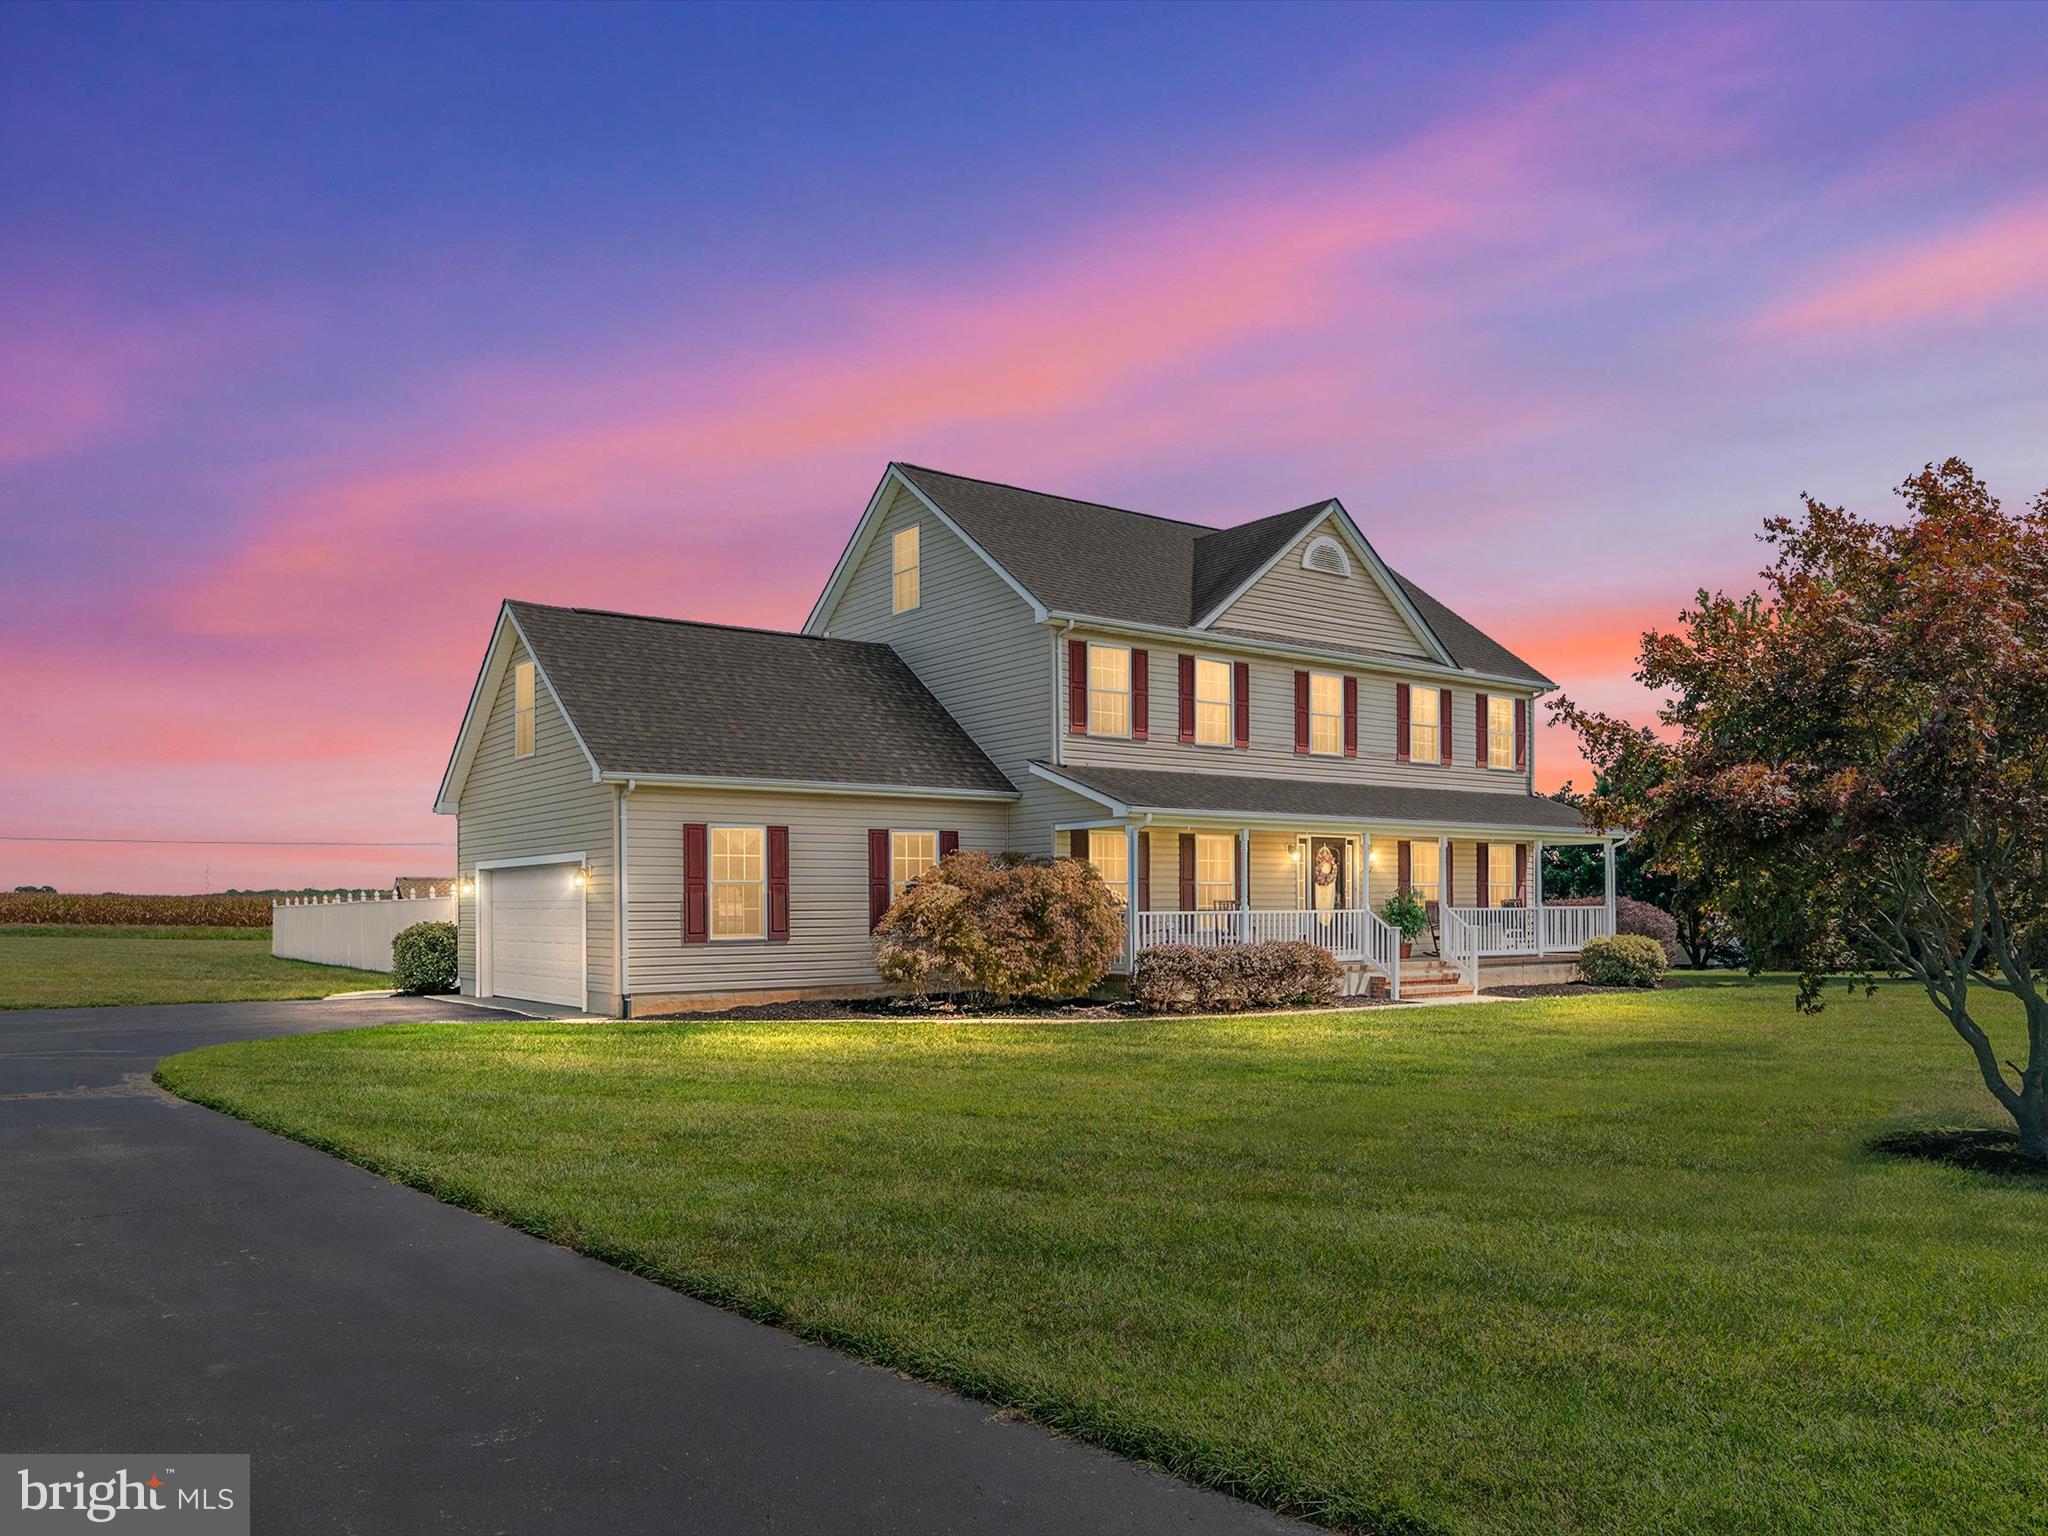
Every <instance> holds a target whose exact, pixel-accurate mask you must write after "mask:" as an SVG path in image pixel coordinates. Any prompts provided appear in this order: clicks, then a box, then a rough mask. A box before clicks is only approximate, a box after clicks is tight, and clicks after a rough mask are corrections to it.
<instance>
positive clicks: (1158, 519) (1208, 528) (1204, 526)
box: [889, 459, 1337, 538]
mask: <svg viewBox="0 0 2048 1536" xmlns="http://www.w3.org/2000/svg"><path fill="white" fill-rule="evenodd" d="M889 462H890V463H891V464H893V465H894V466H895V467H896V468H898V469H921V470H923V471H924V472H925V473H926V474H928V475H944V476H945V477H946V478H947V479H948V480H965V481H967V482H968V483H969V484H970V485H988V486H993V487H995V489H997V490H999V491H1016V492H1018V493H1020V494H1022V495H1025V496H1043V497H1044V498H1045V499H1046V500H1047V501H1064V502H1067V503H1069V504H1071V505H1073V506H1077V507H1093V508H1094V509H1095V510H1096V511H1098V512H1120V513H1122V514H1123V515H1124V516H1125V517H1145V518H1150V519H1151V520H1152V521H1153V522H1155V523H1171V524H1172V525H1173V526H1174V527H1176V528H1192V529H1194V530H1195V533H1196V537H1197V538H1205V537H1207V536H1208V535H1209V534H1212V533H1234V532H1235V531H1237V530H1238V529H1240V528H1249V527H1251V526H1252V525H1253V524H1254V523H1264V522H1270V521H1271V520H1272V519H1274V518H1276V517H1292V516H1294V515H1295V514H1296V513H1300V512H1320V511H1321V510H1322V509H1323V508H1324V507H1327V506H1329V505H1330V503H1331V502H1333V501H1335V500H1337V498H1336V497H1335V496H1325V497H1323V498H1322V500H1320V501H1311V502H1308V503H1307V504H1305V505H1303V506H1299V507H1289V508H1288V509H1287V510H1286V511H1284V512H1262V513H1260V514H1259V515H1258V516H1257V517H1248V518H1246V519H1245V520H1244V521H1243V522H1241V523H1224V524H1221V525H1218V524H1216V523H1197V522H1193V521H1191V520H1189V519H1188V518H1185V517H1168V516H1167V515H1166V514H1165V513H1164V512H1140V511H1139V510H1138V509H1137V508H1136V507H1119V506H1113V505H1112V504H1111V503H1109V502H1106V501H1089V500H1087V499H1085V498H1084V497H1080V496H1062V495H1061V494H1060V493H1059V492H1058V491H1041V490H1036V489H1034V488H1033V487H1031V486H1028V485H1016V484H1013V483H1012V482H1010V481H1008V480H984V479H982V478H981V476H979V475H962V474H956V473H955V472H954V471H952V470H950V469H940V468H938V467H937V466H936V465H933V464H913V463H911V462H910V461H909V460H908V459H891V460H890V461H889Z"/></svg>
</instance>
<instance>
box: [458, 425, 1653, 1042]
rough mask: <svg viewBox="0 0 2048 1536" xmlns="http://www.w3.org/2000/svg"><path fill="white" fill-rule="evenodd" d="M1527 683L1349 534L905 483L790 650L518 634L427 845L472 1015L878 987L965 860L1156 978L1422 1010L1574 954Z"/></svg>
mask: <svg viewBox="0 0 2048 1536" xmlns="http://www.w3.org/2000/svg"><path fill="white" fill-rule="evenodd" d="M1552 686H1553V685H1552V683H1551V682H1550V680H1549V679H1548V678H1546V677H1544V676H1543V674H1542V673H1540V672H1538V671H1537V670H1536V669H1535V668H1534V667H1532V666H1530V665H1529V664H1528V663H1527V662H1525V661H1523V660H1521V659H1520V658H1519V657H1517V656H1515V655H1514V654H1513V653H1512V652H1510V651H1508V650H1507V649H1506V648H1505V647H1503V646H1501V645H1500V644H1499V643H1497V642H1496V641H1493V640H1491V639H1489V638H1488V637H1487V636H1486V635H1484V634H1483V633H1481V632H1480V631H1479V630H1478V629H1477V628H1475V627H1474V626H1473V625H1472V624H1470V623H1468V622H1467V621H1466V620H1464V619H1462V618H1460V617H1459V616H1458V615H1457V614H1455V613H1453V612H1452V611H1451V610H1450V609H1449V608H1447V607H1446V606H1444V604H1442V603H1440V602H1438V601H1437V600H1436V599H1435V598H1433V597H1431V596H1430V595H1429V594H1428V593H1426V592H1424V591H1422V590H1421V589H1420V588H1418V587H1416V586H1415V585H1414V584H1413V583H1411V582H1409V581H1407V580H1406V579H1404V578H1403V577H1401V576H1399V575H1397V574H1396V573H1395V572H1393V571H1391V570H1390V569H1388V567H1387V566H1386V565H1385V564H1384V563H1383V562H1382V561H1381V559H1380V557H1379V555H1378V553H1377V552H1376V551H1375V550H1374V548H1373V546H1372V544H1371V543H1370V542H1369V541H1368V540H1367V539H1366V537H1365V535H1364V533H1363V532H1362V531H1361V530H1360V529H1359V527H1358V526H1357V524H1356V523H1355V522H1354V521H1353V520H1352V518H1351V516H1350V514H1349V513H1348V512H1346V511H1345V509H1344V507H1343V505H1342V504H1341V503H1339V502H1337V501H1334V500H1332V501H1324V502H1317V503H1315V504H1313V505H1311V506H1306V507H1300V508H1297V509H1296V510H1294V511H1291V512H1283V513H1280V514H1279V515H1277V516H1273V517H1265V518H1259V519H1256V520H1254V521H1251V522H1246V523H1240V524H1238V525H1236V526H1233V527H1227V528H1211V527H1208V526H1205V525H1202V524H1196V523H1187V522H1180V521H1176V520H1174V519H1171V518H1164V517H1154V516H1149V515H1146V514H1143V513H1137V512H1127V511H1122V510H1120V509H1117V508H1114V507H1106V506H1099V505H1096V504H1094V503H1091V502H1081V501H1070V500H1068V499H1066V498H1064V497H1059V496H1049V495H1044V494H1041V493H1039V492H1036V491H1026V490H1020V489H1017V488H1016V487H1012V486H1005V485H996V484H991V483H989V482H987V481H981V480H969V479H963V478H961V477H959V476H957V475H948V474H942V473H939V472H938V471H935V470H929V469H923V468H918V467H916V466H913V465H907V464H891V465H890V466H889V469H888V472H887V473H886V474H885V475H884V476H883V477H882V482H881V485H880V486H879V487H878V488H877V489H876V491H875V494H874V496H873V497H872V498H871V499H870V501H869V503H868V506H867V510H866V512H865V513H864V514H863V515H862V517H861V519H860V522H859V524H858V525H857V526H856V528H855V529H854V532H853V536H852V538H851V539H850V540H849V542H848V543H847V546H846V549H845V552H844V553H843V554H842V555H841V556H840V559H839V562H838V565H837V566H836V567H835V568H834V570H833V572H832V576H831V579H830V580H829V581H828V582H827V584H826V586H825V590H824V592H823V593H822V595H821V596H820V597H819V599H818V601H817V604H816V606H815V607H814V608H813V609H812V610H811V614H810V617H809V618H808V619H807V620H806V621H805V623H804V626H803V629H802V631H801V632H799V633H786V632H781V631H772V630H755V629H739V628H732V627H728V626H723V625H716V624H700V623H691V622H687V621H681V620H674V619H661V618H643V617H636V616H632V615H627V614H617V613H607V612H602V611H597V610H591V609H577V608H555V607H546V606H541V605H538V604H531V603H521V602H507V603H505V604H504V606H503V608H502V610H501V611H500V614H499V618H498V622H497V627H496V630H495V632H494V634H493V636H492V639H491V643H490V647H489V650H488V652H487V654H486V656H485V658H484V663H483V666H482V669H481V671H480V673H479V675H478V678H477V682H476V686H475V689H474V691H473V692H472V695H471V698H470V703H469V708H468V711H467V713H466V714H465V716H464V719H463V723H462V728H461V731H460V734H459V736H458V738H457V741H456V744H455V749H454V752H453V753H452V755H451V757H450V760H449V764H448V770H447V773H446V775H445V777H444V779H443V781H442V785H441V792H440V795H439V797H438V800H437V803H436V807H435V808H436V809H437V810H438V811H441V812H443V813H446V814H451V815H454V816H455V817H456V824H457V866H458V869H459V871H460V875H461V884H460V886H459V892H460V897H461V899H460V903H459V910H460V970H461V977H462V989H463V991H464V992H465V993H468V994H472V995H478V996H496V997H505V998H520V999H528V1000H533V1001H539V1002H545V1003H549V1004H558V1005H562V1006H568V1007H577V1008H588V1009H589V1010H591V1011H594V1012H602V1013H607V1014H623V1013H632V1014H647V1013H656V1012H664V1011H675V1010H678V1009H684V1008H690V1007H702V1006H713V1005H718V1004H723V1003H728V1002H733V1001H747V1000H752V1001H770V1000H774V1001H780V1000H786V999H789V998H792V997H802V996H844V995H848V994H852V993H858V992H862V991H866V990H871V989H873V988H875V987H876V986H877V984H878V982H877V977H876V975H875V971H874V968H873V964H872V961H871V957H870V931H871V929H872V927H873V925H874V922H875V921H876V919H877V918H879V916H880V915H881V913H882V912H883V911H884V910H886V908H887V907H888V905H889V903H890V901H891V900H893V899H894V897H895V895H896V894H898V893H900V892H901V891H902V889H903V888H904V886H905V885H906V884H908V882H909V881H911V880H913V879H915V878H916V877H917V875H919V874H920V873H922V872H923V871H924V870H926V869H928V868H930V867H931V866H932V864H934V863H935V862H936V861H937V860H938V859H940V858H941V857H943V856H944V854H945V853H946V852H948V851H949V850H950V849H952V848H954V847H960V848H978V849H984V850H988V851H991V852H994V851H1000V850H1006V849H1008V850H1016V851H1020V852H1024V853H1030V854H1035V855H1059V856H1073V857H1079V858H1085V859H1088V860H1089V861H1090V862H1092V863H1093V864H1094V865H1095V867H1096V868H1097V869H1098V870H1100V871H1101V873H1102V876H1103V878H1104V879H1105V880H1106V881H1108V882H1109V884H1110V886H1111V887H1112V889H1114V890H1115V891H1116V892H1117V893H1118V895H1119V898H1120V900H1121V902H1122V903H1123V905H1124V907H1125V909H1126V912H1127V914H1128V915H1129V921H1128V923H1127V927H1128V944H1127V959H1128V957H1129V956H1132V955H1135V954H1136V952H1137V951H1139V950H1141V949H1144V948H1147V947H1150V946H1152V945H1155V944H1162V943H1198V944H1230V943H1238V942H1243V941H1244V940H1246V939H1260V938H1280V937H1285V938H1307V939H1310V940H1311V941H1313V942H1316V943H1319V944H1323V945H1324V946H1325V947H1327V948H1329V949H1330V950H1331V951H1332V952H1333V953H1335V954H1337V955H1338V957H1339V958H1340V959H1341V960H1343V961H1344V962H1345V963H1346V964H1347V966H1348V967H1350V968H1351V970H1352V971H1353V973H1354V975H1355V976H1357V977H1361V978H1363V977H1367V976H1371V975H1378V976H1383V977H1385V978H1387V980H1388V982H1389V983H1390V984H1391V985H1392V986H1394V987H1395V988H1396V989H1397V990H1398V988H1399V986H1400V983H1401V979H1402V976H1403V974H1404V962H1403V961H1401V960H1400V959H1399V958H1398V953H1397V952H1398V942H1397V940H1396V938H1395V936H1394V935H1393V933H1392V931H1391V930H1390V929H1388V928H1387V926H1386V924H1385V923H1384V922H1382V921H1381V920H1380V918H1379V917H1378V915H1377V912H1378V909H1379V908H1380V906H1381V905H1382V904H1383V903H1384V902H1385V900H1386V899H1387V897H1388V896H1390V895H1392V894H1393V893H1394V892H1395V891H1397V890H1400V889H1403V888H1406V889H1412V890H1413V891H1415V892H1416V893H1417V894H1418V895H1419V896H1420V897H1421V898H1422V899H1423V900H1424V901H1425V902H1426V903H1427V904H1428V906H1429V909H1430V912H1431V914H1432V917H1433V919H1434V931H1433V933H1432V934H1431V935H1430V936H1429V937H1428V938H1427V939H1425V940H1424V941H1422V943H1421V945H1420V946H1419V948H1420V949H1422V950H1424V951H1426V952H1428V957H1427V958H1424V959H1420V960H1415V959H1411V960H1410V961H1408V962H1406V963H1405V964H1406V965H1407V966H1408V967H1409V968H1410V969H1409V970H1408V972H1407V974H1408V975H1409V978H1410V985H1411V988H1413V987H1414V986H1415V982H1416V975H1415V972H1414V970H1413V969H1412V968H1413V967H1415V966H1416V965H1418V964H1420V965H1423V966H1426V967H1429V968H1430V969H1429V975H1430V977H1431V979H1432V980H1435V981H1436V982H1437V983H1438V984H1439V985H1443V984H1446V983H1448V984H1451V985H1463V986H1466V987H1470V986H1473V985H1476V984H1479V983H1480V982H1481V979H1482V976H1483V975H1485V974H1486V973H1488V972H1490V971H1491V970H1493V969H1494V968H1496V967H1498V966H1500V965H1502V964H1504V963H1508V962H1523V963H1526V962H1530V961H1541V960H1543V959H1545V958H1546V957H1568V956H1569V955H1570V954H1571V953H1572V952H1575V951H1576V949H1577V948H1578V946H1579V944H1580V943H1581V942H1583V941H1584V940H1585V939H1586V938H1588V937H1590V936H1591V935H1593V934H1595V933H1602V932H1611V931H1612V927H1613V910H1612V908H1613V898H1612V866H1613V858H1612V847H1611V846H1609V848H1608V867H1609V897H1608V902H1607V905H1606V906H1604V907H1588V906H1551V907H1545V906H1544V904H1543V900H1542V891H1541V882H1540V880H1538V879H1537V878H1536V872H1537V871H1538V870H1539V869H1540V867H1541V861H1542V852H1543V848H1544V846H1545V845H1546V844H1556V843H1562V842H1602V841H1603V839H1601V838H1599V837H1598V836H1596V835H1594V834H1592V833H1590V832H1588V831H1587V830H1586V828H1585V827H1584V826H1583V825H1582V823H1581V822H1580V820H1579V818H1578V816H1577V815H1576V813H1575V812H1573V811H1572V810H1571V809H1570V808H1569V807H1567V806H1564V805H1561V804H1559V803H1558V802H1556V801H1553V800H1550V799H1547V798H1544V797H1540V796H1538V795H1536V794H1535V793H1534V789H1533V785H1534V772H1535V763H1534V744H1535V735H1534V732H1533V730H1532V724H1533V721H1532V718H1531V710H1532V708H1533V704H1534V701H1535V700H1536V699H1537V698H1538V696H1540V695H1541V694H1543V693H1544V692H1546V691H1547V690H1548V689H1550V688H1551V687H1552Z"/></svg>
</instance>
